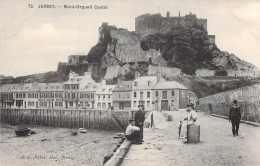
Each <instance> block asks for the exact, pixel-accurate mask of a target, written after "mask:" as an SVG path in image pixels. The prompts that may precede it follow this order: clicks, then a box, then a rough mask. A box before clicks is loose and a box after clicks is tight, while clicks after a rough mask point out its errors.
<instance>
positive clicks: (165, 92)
mask: <svg viewBox="0 0 260 166" xmlns="http://www.w3.org/2000/svg"><path fill="white" fill-rule="evenodd" d="M162 99H167V91H162Z"/></svg>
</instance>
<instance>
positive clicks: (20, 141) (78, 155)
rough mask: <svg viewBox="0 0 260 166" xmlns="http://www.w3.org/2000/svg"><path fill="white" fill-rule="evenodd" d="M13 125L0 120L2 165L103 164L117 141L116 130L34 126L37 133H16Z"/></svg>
mask: <svg viewBox="0 0 260 166" xmlns="http://www.w3.org/2000/svg"><path fill="white" fill-rule="evenodd" d="M30 127H31V126H30ZM15 128H17V126H11V125H7V124H1V137H0V141H1V142H0V149H1V151H0V156H1V157H0V165H1V166H22V165H26V166H32V165H37V166H54V165H78V166H80V165H85V166H86V165H89V166H92V165H93V166H95V165H102V164H103V158H104V156H106V155H108V154H111V153H112V152H113V149H114V148H115V147H116V144H117V143H118V142H119V139H114V138H113V135H114V134H115V133H118V131H109V130H107V131H105V130H96V129H87V133H79V134H78V135H76V136H72V135H71V129H69V128H59V127H43V126H33V127H31V128H33V129H36V130H37V133H36V134H33V135H30V136H26V137H16V136H15V133H14V129H15Z"/></svg>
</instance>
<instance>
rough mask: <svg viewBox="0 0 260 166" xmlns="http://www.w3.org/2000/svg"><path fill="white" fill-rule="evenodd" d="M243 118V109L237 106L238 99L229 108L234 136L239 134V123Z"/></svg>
mask: <svg viewBox="0 0 260 166" xmlns="http://www.w3.org/2000/svg"><path fill="white" fill-rule="evenodd" d="M240 120H241V111H240V108H239V107H238V106H237V100H234V101H233V103H232V107H231V108H230V110H229V122H230V121H231V123H232V133H233V136H238V129H239V123H240Z"/></svg>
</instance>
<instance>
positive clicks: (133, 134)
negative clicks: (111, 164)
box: [125, 119, 141, 144]
mask: <svg viewBox="0 0 260 166" xmlns="http://www.w3.org/2000/svg"><path fill="white" fill-rule="evenodd" d="M129 123H130V124H129V125H128V126H127V128H126V132H125V137H126V139H127V140H129V141H132V143H133V144H141V143H140V141H139V133H140V128H139V127H136V126H134V124H135V121H134V119H130V120H129Z"/></svg>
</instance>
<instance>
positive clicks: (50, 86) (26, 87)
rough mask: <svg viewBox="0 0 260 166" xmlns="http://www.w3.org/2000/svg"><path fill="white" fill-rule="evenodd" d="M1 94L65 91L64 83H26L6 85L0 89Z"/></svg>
mask: <svg viewBox="0 0 260 166" xmlns="http://www.w3.org/2000/svg"><path fill="white" fill-rule="evenodd" d="M0 91H1V92H25V91H63V84H62V83H37V82H35V83H26V84H5V85H2V86H1V87H0Z"/></svg>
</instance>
